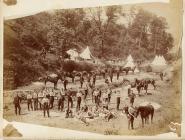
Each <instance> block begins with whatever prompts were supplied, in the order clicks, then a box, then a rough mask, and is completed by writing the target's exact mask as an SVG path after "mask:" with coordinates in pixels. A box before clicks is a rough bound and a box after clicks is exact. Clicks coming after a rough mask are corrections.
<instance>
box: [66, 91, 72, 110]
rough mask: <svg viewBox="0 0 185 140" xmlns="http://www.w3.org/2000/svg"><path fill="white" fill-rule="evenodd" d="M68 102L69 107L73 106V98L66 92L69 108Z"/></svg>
mask: <svg viewBox="0 0 185 140" xmlns="http://www.w3.org/2000/svg"><path fill="white" fill-rule="evenodd" d="M69 104H71V108H73V99H72V96H71V95H70V93H68V94H67V107H68V108H69Z"/></svg>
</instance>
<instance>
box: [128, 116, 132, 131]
mask: <svg viewBox="0 0 185 140" xmlns="http://www.w3.org/2000/svg"><path fill="white" fill-rule="evenodd" d="M130 125H131V120H130V118H129V119H128V129H130Z"/></svg>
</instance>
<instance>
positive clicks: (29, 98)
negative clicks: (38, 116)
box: [27, 92, 33, 111]
mask: <svg viewBox="0 0 185 140" xmlns="http://www.w3.org/2000/svg"><path fill="white" fill-rule="evenodd" d="M27 105H28V111H30V107H31V109H32V111H33V106H32V95H31V92H29V93H28V94H27Z"/></svg>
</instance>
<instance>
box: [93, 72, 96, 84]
mask: <svg viewBox="0 0 185 140" xmlns="http://www.w3.org/2000/svg"><path fill="white" fill-rule="evenodd" d="M95 83H96V74H93V85H94V86H95Z"/></svg>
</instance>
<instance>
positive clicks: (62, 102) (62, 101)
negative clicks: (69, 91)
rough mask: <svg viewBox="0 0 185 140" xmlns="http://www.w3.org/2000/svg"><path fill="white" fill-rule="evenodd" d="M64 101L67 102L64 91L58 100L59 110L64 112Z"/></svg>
mask: <svg viewBox="0 0 185 140" xmlns="http://www.w3.org/2000/svg"><path fill="white" fill-rule="evenodd" d="M64 101H65V93H64V92H63V91H62V92H61V94H60V96H59V100H58V110H61V111H63V109H64Z"/></svg>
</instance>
